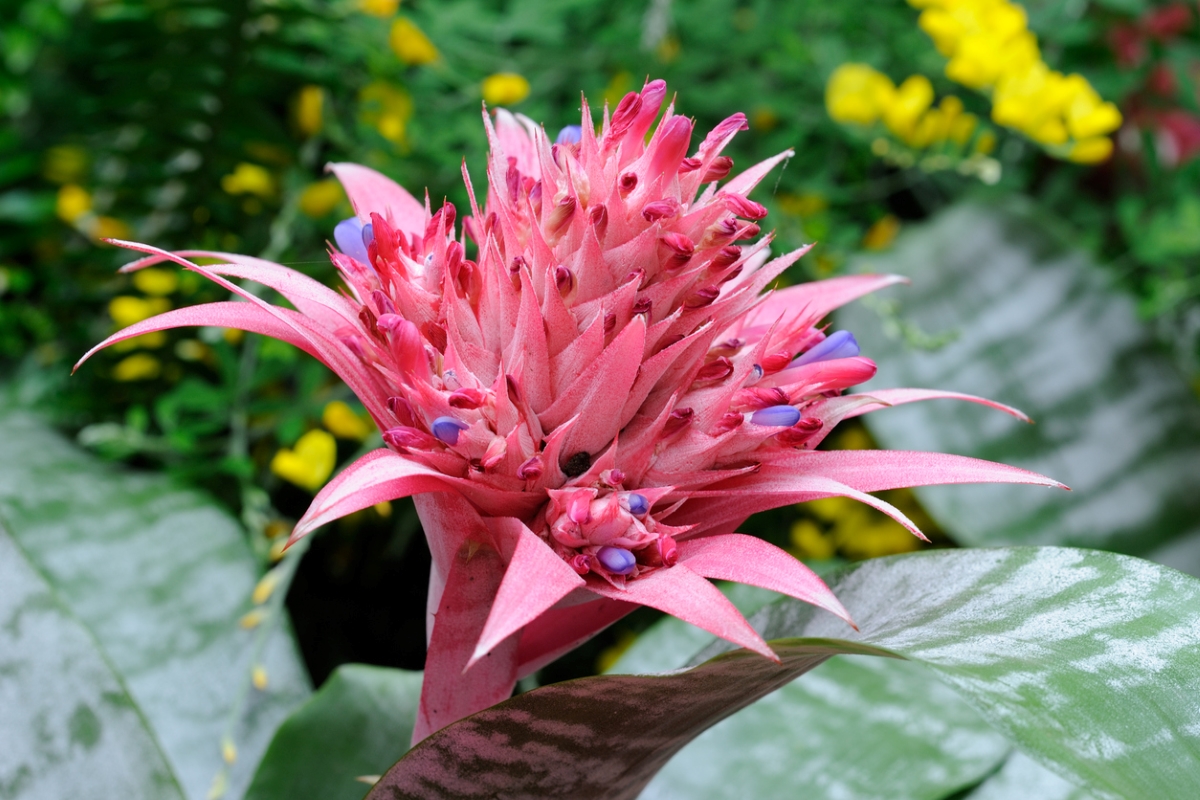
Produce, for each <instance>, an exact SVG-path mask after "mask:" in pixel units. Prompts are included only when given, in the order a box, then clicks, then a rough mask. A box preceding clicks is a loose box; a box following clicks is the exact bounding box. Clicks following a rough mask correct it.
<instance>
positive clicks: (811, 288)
mask: <svg viewBox="0 0 1200 800" xmlns="http://www.w3.org/2000/svg"><path fill="white" fill-rule="evenodd" d="M897 283H908V278H905V277H904V276H902V275H847V276H844V277H841V278H829V279H828V280H823V281H811V282H809V283H801V284H799V285H797V286H789V287H787V288H786V289H778V290H776V291H774V292H772V293H771V294H769V295H767V297H766V299H765V300H763V302H762V303H760V304H759V305H758V306H757V307H756V308H755V309H754V310H753V311H751V312H750V313H749V314H748V315H746V318H745V320H744V322H743V323H742V324H743V326H745V327H747V328H748V327H752V326H755V325H770V324H772V323H774V322H776V321H777V320H778V321H783V320H785V319H795V318H797V317H799V318H802V319H804V320H808V321H810V322H809V324H812V323H815V322H817V321H819V320H820V319H822V318H823V317H824V316H825V315H827V314H828V313H829V312H830V311H833V310H834V309H835V308H839V307H841V306H844V305H845V304H846V303H849V302H850V301H852V300H857V299H858V298H860V297H862V296H864V295H868V294H871V293H872V292H876V291H878V290H880V289H883V288H885V287H887V286H894V285H895V284H897Z"/></svg>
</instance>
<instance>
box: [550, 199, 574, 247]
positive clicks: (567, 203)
mask: <svg viewBox="0 0 1200 800" xmlns="http://www.w3.org/2000/svg"><path fill="white" fill-rule="evenodd" d="M576 202H577V201H576V200H575V198H574V196H572V195H567V196H566V197H564V198H563V199H562V200H559V201H558V204H557V205H555V206H554V210H553V211H551V212H550V217H549V218H548V219H547V220H546V238H547V240H550V239H557V238H558V237H559V236H562V234H563V233H564V232H565V231H566V229H567V226H568V225H569V224H570V223H571V218H572V217H574V216H575V205H576Z"/></svg>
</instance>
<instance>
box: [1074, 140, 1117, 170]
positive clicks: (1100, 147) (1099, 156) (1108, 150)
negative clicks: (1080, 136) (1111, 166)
mask: <svg viewBox="0 0 1200 800" xmlns="http://www.w3.org/2000/svg"><path fill="white" fill-rule="evenodd" d="M1112 151H1113V143H1112V139H1110V138H1108V137H1107V136H1097V137H1096V138H1094V139H1084V140H1082V141H1079V142H1076V143H1075V144H1073V145H1071V149H1070V150H1069V151H1068V152H1067V158H1068V159H1070V160H1071V161H1074V162H1075V163H1077V164H1098V163H1100V162H1101V161H1105V160H1107V159H1108V157H1109V156H1110V155H1111V154H1112Z"/></svg>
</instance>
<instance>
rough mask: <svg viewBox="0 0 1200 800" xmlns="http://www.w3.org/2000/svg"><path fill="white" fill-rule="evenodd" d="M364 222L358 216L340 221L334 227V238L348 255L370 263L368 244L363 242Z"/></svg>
mask: <svg viewBox="0 0 1200 800" xmlns="http://www.w3.org/2000/svg"><path fill="white" fill-rule="evenodd" d="M363 239H364V237H363V224H362V221H361V220H360V219H359V218H358V217H350V219H344V220H342V221H341V222H339V223H338V224H337V225H336V226H334V228H333V240H334V241H335V242H337V246H338V249H339V250H341V251H342V252H343V253H345V254H346V255H348V256H350V257H351V258H353V259H354V260H355V261H358V262H360V263H363V264H370V263H371V259H370V256H368V255H367V246H366V245H365V244H363Z"/></svg>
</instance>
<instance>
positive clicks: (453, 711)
mask: <svg viewBox="0 0 1200 800" xmlns="http://www.w3.org/2000/svg"><path fill="white" fill-rule="evenodd" d="M503 570H504V563H503V561H502V560H501V559H500V555H499V554H498V553H497V552H496V551H495V550H493V549H491V547H489V546H488V545H486V544H484V543H478V542H468V543H467V544H465V545H463V547H462V548H461V549H460V550H459V551H458V552H457V553H455V555H454V559H453V563H452V565H451V567H450V571H449V574H448V575H447V577H446V587H445V591H444V592H442V599H441V602H440V603H439V604H438V608H437V614H436V615H435V616H436V619H437V622H436V623H435V624H434V626H433V631H432V633H431V635H430V637H429V653H428V655H427V656H426V659H425V679H424V680H423V681H422V683H421V703H420V706H419V707H418V709H417V721H416V725H415V727H414V728H413V736H412V743H413V744H416V743H417V742H419V741H421V740H422V739H424V738H425V737H426V736H428V735H429V734H431V733H433V732H434V731H438V730H441V729H442V728H444V727H446V726H447V725H449V724H450V723H452V722H456V721H458V720H460V719H462V718H463V717H465V716H467V715H468V714H473V713H475V712H476V711H478V710H480V709H483V708H487V707H488V706H492V705H495V704H496V703H499V702H501V701H503V700H507V699H508V698H509V697H510V696H512V690H513V686H515V685H516V682H517V637H515V636H511V637H509V638H508V639H506V640H504V641H503V642H501V643H499V644H498V645H497V646H496V647H494V648H493V649H492V651H491V653H490V654H488V655H487V657H485V658H484V659H483V660H482V661H481V662H480V663H477V664H475V666H474V667H473V668H471V672H470V676H469V677H468V678H466V679H463V677H462V674H463V672H464V671H465V670H466V669H467V667H468V662H469V661H470V660H471V656H472V651H473V650H474V645H475V642H476V641H477V640H478V639H479V634H480V632H481V631H482V630H483V627H484V625H485V624H486V621H487V619H488V614H489V609H490V608H491V605H492V598H493V597H495V596H496V592H497V591H498V590H499V588H500V584H501V577H500V576H501V575H502V574H503Z"/></svg>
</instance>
